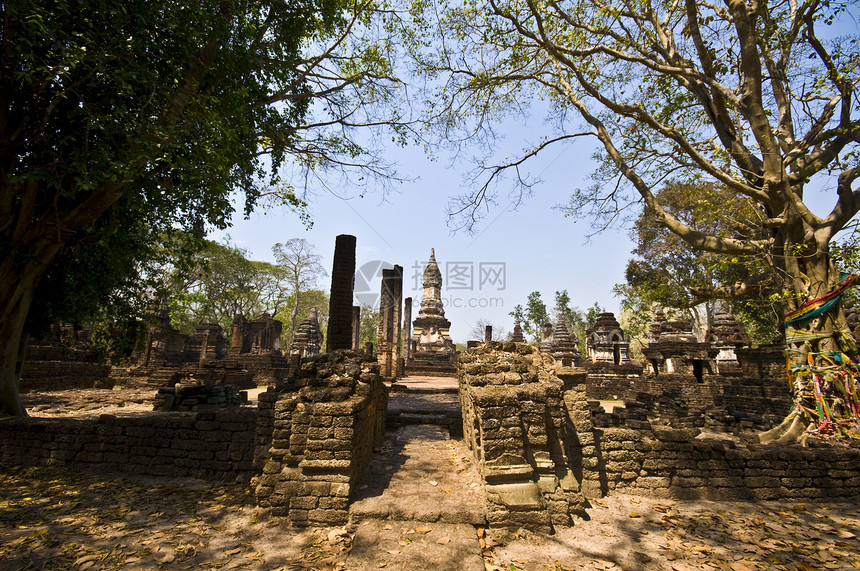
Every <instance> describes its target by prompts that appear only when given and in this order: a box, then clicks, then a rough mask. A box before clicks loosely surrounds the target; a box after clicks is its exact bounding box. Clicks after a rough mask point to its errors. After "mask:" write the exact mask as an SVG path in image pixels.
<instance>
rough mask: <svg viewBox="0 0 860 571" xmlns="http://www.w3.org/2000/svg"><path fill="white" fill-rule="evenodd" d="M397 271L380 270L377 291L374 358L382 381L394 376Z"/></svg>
mask: <svg viewBox="0 0 860 571" xmlns="http://www.w3.org/2000/svg"><path fill="white" fill-rule="evenodd" d="M396 278H397V270H396V269H391V270H382V285H381V286H380V290H379V328H378V329H377V335H376V337H377V341H376V343H377V345H376V357H377V360H378V361H379V374H380V375H382V378H383V379H390V378H391V377H393V376H394V374H395V371H394V366H395V361H394V354H395V351H394V329H395V327H394V306H395V297H394V295H395V283H394V282H395V281H396Z"/></svg>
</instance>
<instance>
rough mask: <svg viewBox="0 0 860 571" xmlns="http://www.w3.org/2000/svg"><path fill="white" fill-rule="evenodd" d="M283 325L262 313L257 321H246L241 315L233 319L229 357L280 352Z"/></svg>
mask: <svg viewBox="0 0 860 571" xmlns="http://www.w3.org/2000/svg"><path fill="white" fill-rule="evenodd" d="M282 331H283V324H282V323H281V322H280V321H277V320H276V319H272V317H271V316H270V315H269V314H266V313H264V314H263V316H262V317H261V318H259V319H254V320H248V319H245V316H244V315H242V314H237V315H236V316H235V317H234V318H233V331H232V337H231V341H230V350H229V351H228V353H229V354H231V355H240V354H243V353H253V354H260V353H272V352H279V351H280V350H281V332H282Z"/></svg>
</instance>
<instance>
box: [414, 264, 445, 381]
mask: <svg viewBox="0 0 860 571" xmlns="http://www.w3.org/2000/svg"><path fill="white" fill-rule="evenodd" d="M450 329H451V322H450V321H448V320H447V319H445V309H444V308H443V307H442V272H441V271H439V266H438V265H437V264H436V252H435V250H434V249H432V248H431V249H430V261H429V262H428V263H427V267H426V268H425V269H424V293H423V296H422V298H421V306H420V307H419V309H418V317H417V318H416V319H415V321H413V322H412V340H411V343H412V347H411V349H412V351H411V355H410V358H409V362H408V363H407V364H406V367H407V374H416V373H423V374H431V373H432V374H446V375H447V374H456V369H455V367H454V357H455V354H456V352H455V349H454V343H453V342H452V341H451V337H450V333H449V331H450Z"/></svg>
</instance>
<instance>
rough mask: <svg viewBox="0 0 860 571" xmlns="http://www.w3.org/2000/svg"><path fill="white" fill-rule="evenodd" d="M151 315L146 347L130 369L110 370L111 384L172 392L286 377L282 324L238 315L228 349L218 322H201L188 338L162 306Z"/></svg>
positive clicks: (255, 383)
mask: <svg viewBox="0 0 860 571" xmlns="http://www.w3.org/2000/svg"><path fill="white" fill-rule="evenodd" d="M154 316H155V318H156V320H155V323H153V324H152V325H151V326H150V328H149V331H148V333H147V337H146V343H145V345H144V347H143V349H142V350H139V351H136V352H134V353H133V354H132V356H131V364H130V365H128V366H114V367H112V369H111V373H110V376H111V379H112V381H113V382H114V383H115V384H118V385H126V386H151V387H164V386H168V387H172V386H173V385H175V384H176V383H186V384H189V385H194V384H201V383H202V384H207V385H211V384H229V385H234V386H236V387H239V388H253V387H256V386H258V385H263V384H267V383H274V382H278V381H279V380H281V379H283V378H285V377H286V376H287V370H288V364H287V360H286V358H285V357H284V356H283V355H282V354H281V350H280V336H281V328H282V324H281V322H280V321H277V320H275V319H273V318H272V317H270V316H268V315H263V317H261V318H260V319H246V318H245V316H243V315H236V316H235V317H234V319H233V325H232V333H233V338H232V339H231V341H230V346H229V347H228V346H227V341H226V339H225V338H224V335H223V332H222V329H221V326H220V325H218V324H216V323H201V324H200V325H198V326H197V328H196V331H195V333H194V335H191V336H189V335H184V334H182V333H180V332H179V331H177V330H176V329H175V328H173V326H172V325H171V324H170V315H169V312H168V310H167V307H166V305H163V304H162V305H161V306H159V307H158V308H157V309H155V310H154Z"/></svg>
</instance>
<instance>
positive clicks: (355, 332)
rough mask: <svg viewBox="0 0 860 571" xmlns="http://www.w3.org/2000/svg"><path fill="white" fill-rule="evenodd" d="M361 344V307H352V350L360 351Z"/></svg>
mask: <svg viewBox="0 0 860 571" xmlns="http://www.w3.org/2000/svg"><path fill="white" fill-rule="evenodd" d="M360 342H361V306H360V305H353V306H352V350H353V351H358V349H359V343H360Z"/></svg>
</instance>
